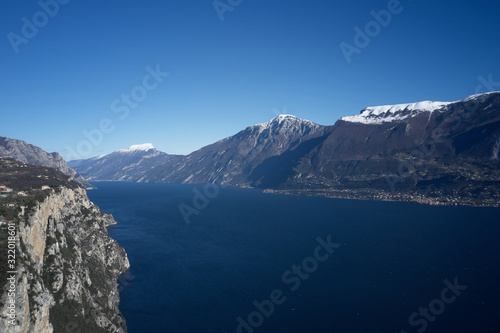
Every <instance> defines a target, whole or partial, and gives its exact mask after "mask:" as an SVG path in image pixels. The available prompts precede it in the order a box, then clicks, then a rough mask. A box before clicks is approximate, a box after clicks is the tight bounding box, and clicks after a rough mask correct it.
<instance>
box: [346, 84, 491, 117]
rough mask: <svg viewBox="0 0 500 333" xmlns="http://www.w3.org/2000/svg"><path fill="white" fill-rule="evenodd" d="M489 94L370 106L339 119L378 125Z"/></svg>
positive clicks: (442, 110) (441, 109)
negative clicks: (442, 100) (451, 99)
mask: <svg viewBox="0 0 500 333" xmlns="http://www.w3.org/2000/svg"><path fill="white" fill-rule="evenodd" d="M490 94H495V92H490V93H485V94H477V95H472V96H469V97H467V98H465V99H463V100H459V101H455V102H433V101H423V102H417V103H407V104H396V105H382V106H372V107H368V108H366V109H364V110H362V111H361V113H360V114H358V115H354V116H347V117H342V118H340V120H343V121H347V122H352V123H361V124H371V125H379V124H382V123H388V122H394V121H401V120H404V119H408V118H412V117H415V116H418V115H421V114H422V113H425V114H427V116H429V117H430V116H431V114H432V113H433V112H444V111H446V110H447V109H448V107H449V106H450V105H452V104H458V103H465V102H470V101H474V100H477V99H481V98H485V97H486V96H489V95H490Z"/></svg>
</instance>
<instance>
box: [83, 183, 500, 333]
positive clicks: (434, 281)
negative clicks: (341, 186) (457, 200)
mask: <svg viewBox="0 0 500 333" xmlns="http://www.w3.org/2000/svg"><path fill="white" fill-rule="evenodd" d="M96 185H97V187H98V189H97V190H94V191H89V193H88V194H89V197H90V198H91V200H93V201H94V202H95V203H96V204H97V205H99V206H100V207H101V209H103V210H104V211H106V212H109V213H112V214H113V215H114V217H115V218H116V220H117V221H118V225H116V226H113V227H111V228H110V229H109V231H110V234H111V235H112V237H114V238H115V239H116V240H117V241H118V243H119V244H120V245H121V246H123V247H124V248H125V249H126V251H127V253H128V256H129V259H130V263H131V269H130V271H129V272H128V273H127V274H126V275H124V276H123V277H122V279H121V286H120V290H121V305H120V308H121V310H122V312H123V314H124V316H125V318H126V320H127V325H128V327H129V332H132V333H135V332H195V333H198V332H220V333H223V332H244V333H248V332H273V333H276V332H288V333H295V332H297V333H308V332H325V333H326V332H363V333H365V332H398V333H399V332H402V331H406V332H418V331H420V332H424V331H425V332H454V333H456V332H499V330H500V319H498V318H500V311H499V310H498V309H500V279H499V278H500V265H499V263H500V241H499V240H500V223H499V222H500V218H499V212H500V210H499V209H490V208H467V207H431V206H424V205H416V204H404V203H386V202H369V201H355V200H352V201H351V200H335V199H326V198H315V197H298V196H282V195H271V194H263V193H261V192H259V191H257V190H251V189H235V188H221V189H220V193H219V194H218V195H217V196H216V197H215V198H211V199H209V204H208V206H207V207H206V208H203V209H200V210H198V215H192V216H191V217H190V224H186V222H185V220H184V219H183V216H182V215H181V213H180V212H179V209H178V205H179V204H181V203H184V204H186V205H189V206H191V207H193V197H194V196H195V194H194V192H193V190H194V189H197V188H198V189H200V190H201V191H202V192H203V186H202V185H198V186H196V185H175V184H133V183H97V184H96ZM210 194H213V193H210ZM198 204H201V205H202V206H203V204H206V202H198ZM202 206H198V207H199V208H202ZM329 236H330V240H328V237H329ZM318 238H321V239H322V240H323V242H330V243H338V244H340V246H339V247H338V248H333V247H332V248H329V247H328V246H325V247H321V245H320V243H319V242H318ZM318 247H319V248H318ZM325 248H328V250H327V249H325ZM327 251H330V252H331V251H333V253H329V252H327ZM315 255H316V257H315ZM294 265H296V267H295V270H294V268H293V266H294ZM445 280H448V282H449V283H451V284H452V285H453V284H456V285H457V286H455V287H452V288H453V289H454V290H450V288H449V287H447V284H446V283H445V282H444V281H445ZM445 288H448V289H445ZM457 288H458V289H457ZM270 299H272V300H273V301H274V302H275V303H272V302H271V301H269V300H270ZM254 301H257V303H258V304H260V305H257V307H256V305H255V304H253V302H254ZM270 304H272V306H271V305H270ZM259 306H260V307H261V309H260V311H259V310H258V307H259ZM429 307H430V308H429ZM426 309H429V310H426ZM420 311H423V312H420ZM426 311H427V312H426ZM410 316H413V317H412V320H413V321H412V323H410V321H409V317H410ZM238 317H240V318H241V320H242V321H244V324H242V321H240V322H238V321H237V318H238ZM238 326H240V327H239V328H238Z"/></svg>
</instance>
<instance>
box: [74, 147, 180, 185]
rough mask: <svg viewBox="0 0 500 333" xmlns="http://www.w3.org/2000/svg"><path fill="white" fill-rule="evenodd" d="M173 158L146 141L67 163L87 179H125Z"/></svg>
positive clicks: (136, 176)
mask: <svg viewBox="0 0 500 333" xmlns="http://www.w3.org/2000/svg"><path fill="white" fill-rule="evenodd" d="M175 158H176V156H175V155H168V154H166V153H164V152H161V151H159V150H157V149H156V148H155V147H154V146H153V145H152V144H151V143H146V144H142V145H133V146H130V147H129V148H126V149H120V150H118V151H115V152H113V153H111V154H108V155H102V156H98V157H93V158H89V159H84V160H74V161H70V162H68V164H69V165H70V166H71V167H73V168H74V169H75V170H76V171H77V172H78V173H79V174H81V175H82V176H83V177H85V178H86V179H87V180H89V181H92V180H97V181H127V180H134V179H136V178H138V177H140V176H141V175H142V174H143V173H144V172H145V171H147V170H150V169H151V168H154V167H155V166H158V165H160V164H163V163H165V162H167V161H169V160H171V159H175Z"/></svg>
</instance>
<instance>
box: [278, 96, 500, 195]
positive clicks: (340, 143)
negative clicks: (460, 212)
mask: <svg viewBox="0 0 500 333" xmlns="http://www.w3.org/2000/svg"><path fill="white" fill-rule="evenodd" d="M418 105H424V106H425V107H422V108H420V107H418ZM499 148H500V93H489V94H482V95H476V96H471V97H469V98H466V99H464V100H461V101H457V102H452V103H429V102H425V103H416V104H408V105H404V106H402V105H399V106H395V107H391V106H389V107H378V108H368V109H365V110H363V111H362V113H361V115H358V116H353V117H344V118H341V119H340V120H339V121H337V123H336V124H335V125H334V126H333V128H332V130H331V132H330V134H329V135H328V136H327V137H326V138H325V139H324V140H323V141H322V142H321V143H319V144H318V145H317V146H316V147H315V148H314V149H313V150H311V151H310V152H309V153H308V154H306V155H304V156H302V157H300V158H299V159H295V160H294V161H288V163H290V164H293V163H295V165H296V167H295V168H294V175H293V176H291V177H289V178H288V179H287V180H286V181H284V182H282V183H281V184H279V185H277V186H276V187H275V188H281V189H289V190H299V191H301V192H302V193H305V192H307V191H310V192H315V191H318V190H319V189H321V190H323V191H324V193H326V194H328V192H330V194H332V193H334V192H335V193H336V194H337V195H339V196H342V194H341V193H342V192H343V193H348V192H350V194H349V195H358V196H359V197H365V198H374V197H379V196H382V197H384V198H389V199H390V198H396V199H404V200H416V198H417V197H418V196H425V197H427V198H433V197H435V198H440V199H439V200H441V201H443V200H444V201H446V200H447V198H458V200H461V202H462V203H474V204H479V203H480V202H481V201H484V200H486V201H488V202H490V204H497V203H498V202H499V201H498V200H499V197H498V190H499V188H500V183H499V180H500V163H499V159H498V151H499ZM460 198H461V199H460ZM436 200H438V199H436Z"/></svg>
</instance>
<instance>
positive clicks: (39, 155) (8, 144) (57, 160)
mask: <svg viewBox="0 0 500 333" xmlns="http://www.w3.org/2000/svg"><path fill="white" fill-rule="evenodd" d="M0 157H4V158H13V159H15V160H18V161H21V162H24V163H28V164H32V165H38V166H45V167H50V168H56V169H59V170H60V171H61V172H62V173H64V174H66V175H68V176H70V177H73V178H74V179H75V180H76V181H77V182H79V183H80V184H82V185H83V186H84V187H85V188H92V185H90V184H89V183H88V182H87V181H86V180H85V179H84V178H83V177H82V176H80V175H78V174H77V173H76V171H75V170H73V169H72V168H71V167H70V166H69V165H68V164H67V163H66V161H64V159H63V158H62V157H61V156H60V155H59V154H58V153H47V152H46V151H44V150H43V149H41V148H39V147H37V146H34V145H31V144H28V143H26V142H24V141H21V140H15V139H10V138H6V137H2V136H0Z"/></svg>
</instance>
